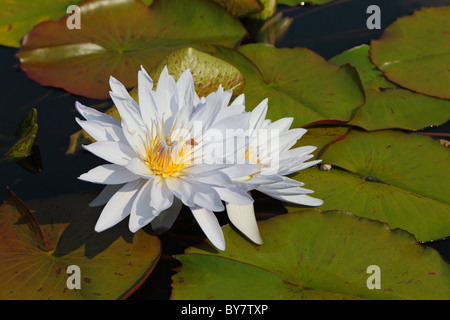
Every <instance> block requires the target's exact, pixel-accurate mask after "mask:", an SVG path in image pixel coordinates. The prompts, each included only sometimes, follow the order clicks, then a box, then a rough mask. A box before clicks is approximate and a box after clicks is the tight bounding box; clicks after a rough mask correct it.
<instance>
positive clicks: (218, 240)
mask: <svg viewBox="0 0 450 320" xmlns="http://www.w3.org/2000/svg"><path fill="white" fill-rule="evenodd" d="M191 211H192V214H193V215H194V217H195V220H197V223H198V224H199V225H200V228H202V230H203V232H204V233H205V235H206V237H207V238H208V239H209V241H211V243H212V244H213V245H214V246H215V247H216V248H217V249H219V250H222V251H224V250H225V238H224V237H223V232H222V229H221V228H220V224H219V221H218V220H217V217H216V216H215V215H214V213H213V212H211V211H209V210H207V209H204V208H201V207H198V206H195V207H191Z"/></svg>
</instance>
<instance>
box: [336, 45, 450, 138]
mask: <svg viewBox="0 0 450 320" xmlns="http://www.w3.org/2000/svg"><path fill="white" fill-rule="evenodd" d="M329 62H331V63H336V64H339V65H342V64H346V63H349V64H351V65H353V66H354V67H355V68H356V69H357V70H358V73H359V76H360V78H361V82H362V84H363V86H364V91H365V94H366V102H365V104H364V106H362V107H361V108H359V109H358V112H357V113H356V115H355V117H354V118H353V119H352V120H351V121H350V123H349V124H352V125H356V126H359V127H361V128H364V129H366V130H380V129H386V128H400V129H406V130H419V129H422V128H425V127H429V126H432V125H440V124H443V123H445V122H447V121H449V120H450V101H449V100H445V99H438V98H435V97H430V96H427V95H423V94H420V93H416V92H413V91H410V90H406V89H404V88H402V87H399V86H398V85H396V84H394V83H393V82H390V81H389V80H387V79H386V78H385V77H384V75H383V73H382V72H381V71H380V70H379V69H378V68H377V67H376V66H375V65H374V64H373V63H372V62H371V61H370V58H369V46H367V45H362V46H359V47H355V48H353V49H350V50H347V51H345V52H343V53H341V54H339V55H338V56H336V57H334V58H332V59H331V60H329Z"/></svg>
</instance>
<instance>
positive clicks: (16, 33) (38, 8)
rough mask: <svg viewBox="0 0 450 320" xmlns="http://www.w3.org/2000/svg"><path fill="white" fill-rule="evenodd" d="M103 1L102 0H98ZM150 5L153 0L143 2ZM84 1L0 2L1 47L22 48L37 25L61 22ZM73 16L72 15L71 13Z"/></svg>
mask: <svg viewBox="0 0 450 320" xmlns="http://www.w3.org/2000/svg"><path fill="white" fill-rule="evenodd" d="M97 1H101V0H97ZM142 1H143V2H144V3H145V4H147V5H150V4H151V3H152V0H142ZM81 2H82V0H40V1H39V2H37V1H34V0H8V1H2V2H0V12H2V15H1V16H0V45H4V46H8V47H15V48H19V47H20V40H21V39H22V38H23V36H24V35H25V34H27V33H28V32H29V31H30V30H31V29H32V28H33V27H34V26H35V25H37V24H39V23H40V22H43V21H47V20H59V19H60V18H62V17H64V16H65V15H66V14H67V8H68V7H69V6H71V5H78V4H80V3H81ZM69 15H71V13H69Z"/></svg>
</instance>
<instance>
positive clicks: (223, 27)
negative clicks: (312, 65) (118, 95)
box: [17, 0, 246, 99]
mask: <svg viewBox="0 0 450 320" xmlns="http://www.w3.org/2000/svg"><path fill="white" fill-rule="evenodd" d="M80 10H81V16H82V17H83V18H82V21H81V29H79V30H77V29H72V30H69V29H68V28H67V27H66V21H65V19H61V20H59V21H57V22H55V21H47V22H44V23H42V24H40V25H38V26H36V27H35V28H33V30H32V31H31V32H30V33H29V34H28V35H27V36H26V38H25V39H24V42H23V46H22V48H21V49H20V51H19V52H18V53H17V56H18V57H19V58H20V61H21V67H22V69H23V70H24V71H25V72H26V74H27V76H28V77H30V78H31V79H33V80H35V81H37V82H39V83H40V84H42V85H49V86H55V87H61V88H64V89H65V90H67V91H69V92H71V93H75V94H78V95H83V96H87V97H91V98H97V99H103V98H107V97H108V93H109V85H108V81H109V77H110V76H111V75H113V76H114V77H115V78H117V79H120V81H121V82H122V83H123V84H124V85H125V86H126V87H134V86H136V85H137V71H138V70H139V68H140V66H141V65H143V66H144V67H145V68H146V69H147V70H151V69H152V68H153V67H154V66H155V65H156V64H157V63H158V62H159V61H160V60H161V59H162V58H163V57H165V56H167V54H169V53H170V52H173V51H175V50H177V49H180V48H184V47H187V46H191V47H195V48H197V47H203V46H205V45H211V44H214V45H224V46H231V47H233V46H235V45H237V44H238V43H239V41H240V40H241V38H242V37H243V36H244V34H245V33H246V31H245V29H244V28H243V27H242V25H241V23H240V22H239V20H237V19H236V18H234V17H232V16H231V15H229V14H228V13H227V12H225V10H223V9H222V8H221V7H220V6H218V5H217V4H215V3H213V2H212V1H208V0H192V1H183V0H163V1H162V0H158V1H154V3H153V4H152V6H151V7H147V6H146V5H145V4H143V3H142V2H140V1H137V0H108V1H106V0H97V1H92V0H91V1H87V2H84V3H83V4H81V5H80Z"/></svg>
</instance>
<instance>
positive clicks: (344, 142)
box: [285, 130, 450, 241]
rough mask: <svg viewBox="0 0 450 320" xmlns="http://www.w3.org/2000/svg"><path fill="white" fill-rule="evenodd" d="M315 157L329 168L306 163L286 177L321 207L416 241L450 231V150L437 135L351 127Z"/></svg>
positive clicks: (440, 235) (293, 209)
mask: <svg viewBox="0 0 450 320" xmlns="http://www.w3.org/2000/svg"><path fill="white" fill-rule="evenodd" d="M321 159H322V160H323V162H324V163H329V164H332V165H333V168H332V169H331V170H330V171H327V172H322V171H319V170H318V169H317V168H311V169H307V170H302V171H300V172H299V173H298V174H296V175H295V176H293V177H292V178H293V179H295V180H299V181H302V182H304V183H305V185H306V186H308V188H309V189H312V190H314V196H315V197H317V198H319V199H322V200H324V204H323V205H322V206H321V209H323V210H328V209H340V210H348V211H350V210H351V212H353V213H354V214H357V215H358V216H364V217H368V218H371V219H377V220H380V221H384V222H387V223H388V224H389V226H391V227H392V228H397V227H398V228H402V229H404V230H407V231H409V232H411V233H412V234H414V235H415V237H416V238H417V240H419V241H428V240H434V239H440V238H444V237H447V236H449V235H450V231H449V230H450V202H449V198H448V194H449V193H450V189H449V185H448V181H449V180H450V168H449V167H448V163H449V160H450V153H449V150H448V149H447V148H444V147H443V146H441V145H440V143H439V142H438V141H434V140H432V139H430V138H429V137H425V136H422V135H419V134H406V133H403V132H396V131H377V132H371V133H364V132H360V131H356V130H353V131H352V132H350V133H349V134H348V135H346V136H345V138H343V139H341V140H339V141H336V142H334V143H333V144H331V145H330V146H329V147H328V149H327V150H326V151H325V152H324V153H323V154H322V155H321ZM336 167H338V168H340V169H342V170H340V169H338V168H336ZM285 206H286V208H287V209H288V210H289V211H297V210H298V209H299V207H298V206H296V205H291V204H285Z"/></svg>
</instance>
